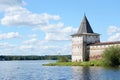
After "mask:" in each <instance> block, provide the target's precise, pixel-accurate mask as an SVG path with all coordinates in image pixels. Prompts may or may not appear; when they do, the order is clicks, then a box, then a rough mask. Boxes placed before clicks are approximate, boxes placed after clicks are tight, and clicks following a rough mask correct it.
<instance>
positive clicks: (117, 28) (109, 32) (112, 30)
mask: <svg viewBox="0 0 120 80" xmlns="http://www.w3.org/2000/svg"><path fill="white" fill-rule="evenodd" d="M119 31H120V28H119V27H116V26H110V27H109V28H108V30H107V33H108V34H109V35H111V34H113V33H115V32H119Z"/></svg>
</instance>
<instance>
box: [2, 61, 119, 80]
mask: <svg viewBox="0 0 120 80" xmlns="http://www.w3.org/2000/svg"><path fill="white" fill-rule="evenodd" d="M49 62H55V61H48V60H46V61H45V60H38V61H0V80H120V68H117V69H106V68H102V67H73V66H72V67H70V66H62V67H61V66H42V64H45V63H49Z"/></svg>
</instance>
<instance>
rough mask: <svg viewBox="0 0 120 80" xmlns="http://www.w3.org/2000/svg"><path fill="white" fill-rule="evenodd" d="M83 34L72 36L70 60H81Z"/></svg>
mask: <svg viewBox="0 0 120 80" xmlns="http://www.w3.org/2000/svg"><path fill="white" fill-rule="evenodd" d="M82 53H83V36H73V37H72V62H79V61H82V60H83V54H82Z"/></svg>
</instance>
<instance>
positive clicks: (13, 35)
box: [0, 32, 20, 40]
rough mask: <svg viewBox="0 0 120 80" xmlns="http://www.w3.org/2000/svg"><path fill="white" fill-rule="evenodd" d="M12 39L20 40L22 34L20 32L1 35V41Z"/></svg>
mask: <svg viewBox="0 0 120 80" xmlns="http://www.w3.org/2000/svg"><path fill="white" fill-rule="evenodd" d="M10 38H20V34H19V33H18V32H9V33H0V40H4V39H10Z"/></svg>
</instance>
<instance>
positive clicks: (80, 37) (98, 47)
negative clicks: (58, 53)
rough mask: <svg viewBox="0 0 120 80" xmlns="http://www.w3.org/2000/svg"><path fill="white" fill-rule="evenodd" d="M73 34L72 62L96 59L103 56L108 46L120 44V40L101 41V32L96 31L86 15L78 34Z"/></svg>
mask: <svg viewBox="0 0 120 80" xmlns="http://www.w3.org/2000/svg"><path fill="white" fill-rule="evenodd" d="M71 36H72V62H80V61H88V60H96V59H101V58H102V52H103V51H104V49H105V48H106V47H109V46H113V45H120V42H119V41H118V42H100V34H98V33H94V32H93V30H92V28H91V26H90V24H89V21H88V20H87V17H86V16H85V15H84V17H83V19H82V22H81V25H80V27H79V29H78V32H77V33H76V34H73V35H71Z"/></svg>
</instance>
